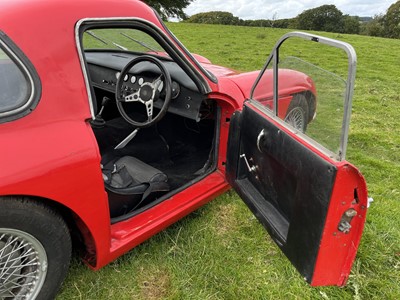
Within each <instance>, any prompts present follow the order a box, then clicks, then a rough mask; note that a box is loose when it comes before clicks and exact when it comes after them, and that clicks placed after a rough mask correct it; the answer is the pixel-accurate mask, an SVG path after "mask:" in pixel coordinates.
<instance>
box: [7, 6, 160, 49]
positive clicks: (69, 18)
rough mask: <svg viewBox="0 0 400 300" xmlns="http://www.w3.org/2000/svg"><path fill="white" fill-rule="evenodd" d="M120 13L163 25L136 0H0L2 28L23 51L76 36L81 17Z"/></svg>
mask: <svg viewBox="0 0 400 300" xmlns="http://www.w3.org/2000/svg"><path fill="white" fill-rule="evenodd" d="M121 17H127V18H132V17H137V18H142V19H146V20H147V21H150V22H152V23H154V24H155V25H157V26H158V27H160V28H161V29H162V25H161V24H160V21H159V19H158V18H157V15H156V14H155V12H154V11H153V10H152V9H151V8H150V7H148V6H147V5H146V4H144V3H143V2H141V1H136V0H33V1H32V0H1V1H0V30H1V31H3V32H4V33H5V34H6V35H8V36H9V37H10V38H11V39H12V40H13V41H14V42H15V43H16V44H17V45H18V46H19V47H20V48H22V50H23V51H24V52H25V50H26V51H30V52H32V51H33V50H34V49H35V48H42V50H43V47H46V48H47V47H48V46H49V44H50V43H52V44H57V42H59V43H60V44H62V43H65V42H66V40H69V41H70V39H75V25H76V24H77V22H79V21H80V20H82V19H86V18H121ZM50 50H51V49H46V52H48V51H50ZM28 56H29V55H28Z"/></svg>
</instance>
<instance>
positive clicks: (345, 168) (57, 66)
mask: <svg viewBox="0 0 400 300" xmlns="http://www.w3.org/2000/svg"><path fill="white" fill-rule="evenodd" d="M0 15H1V17H0V30H1V32H2V34H3V35H4V34H5V35H6V36H7V37H8V38H9V39H10V40H11V41H12V42H13V43H14V44H15V45H17V47H18V48H19V49H20V50H21V52H22V53H23V54H24V55H25V56H26V57H27V58H28V60H29V61H30V62H31V64H32V66H33V67H34V69H35V71H36V72H37V77H38V78H39V80H40V84H39V86H40V88H41V90H40V91H37V92H38V98H39V99H38V101H37V103H36V104H35V106H34V107H32V109H31V111H29V112H27V113H26V114H25V115H24V116H21V117H15V118H13V119H10V120H7V121H4V122H2V123H1V124H0V144H1V145H0V164H1V171H0V202H1V201H5V200H4V199H6V198H7V199H10V197H11V198H12V197H21V196H24V197H28V198H29V199H32V201H37V202H40V203H42V204H43V205H45V206H48V207H50V208H52V209H54V210H55V211H57V213H58V214H59V215H60V216H61V217H62V218H63V220H64V221H65V222H66V223H67V224H69V227H70V229H71V230H75V231H79V233H80V235H81V236H82V238H83V241H84V249H85V255H84V257H83V259H84V260H85V261H86V262H87V264H88V265H89V266H90V267H91V268H93V269H99V268H101V267H103V266H105V265H106V264H108V263H110V262H111V261H113V260H115V259H116V258H118V257H119V256H121V255H122V254H124V253H126V252H127V251H129V250H130V249H132V248H133V247H135V246H137V245H139V244H140V243H142V242H144V241H145V240H147V239H149V238H150V237H151V236H153V235H154V234H156V233H157V232H159V231H161V230H163V229H165V228H166V227H167V226H169V225H171V224H172V223H174V222H176V221H178V220H179V219H181V218H182V217H184V216H185V215H187V214H189V213H190V212H192V211H194V210H196V209H197V208H199V207H200V206H202V205H204V204H205V203H207V202H208V201H210V200H212V199H214V198H215V197H216V196H218V195H220V194H222V193H224V192H225V191H227V190H228V189H230V188H231V185H230V184H229V183H228V181H227V179H226V162H227V151H228V148H227V143H228V135H229V130H230V127H231V126H230V125H231V124H230V122H231V118H232V115H233V114H234V112H235V111H238V112H240V111H241V110H242V107H243V103H244V101H245V100H246V99H248V98H249V97H250V93H251V89H252V86H253V84H254V81H255V80H256V78H257V76H258V74H259V72H250V73H243V74H239V73H237V72H234V71H232V70H229V69H227V68H224V67H220V66H215V65H213V64H211V63H210V62H209V61H208V60H207V59H205V58H203V57H200V56H194V57H195V58H197V61H198V62H200V63H201V66H200V65H199V63H198V62H196V60H195V59H194V57H193V56H191V55H189V53H188V52H187V51H186V50H185V49H183V48H182V46H181V44H180V43H179V42H177V41H176V39H175V38H174V37H173V36H171V34H170V32H169V31H168V30H167V29H166V27H165V26H164V25H163V24H162V22H161V21H160V19H159V18H158V17H157V15H156V14H155V12H154V11H153V10H152V9H151V8H149V7H148V6H146V5H145V4H143V3H142V2H138V1H133V0H122V1H114V0H96V1H92V0H82V1H67V0H65V1H50V0H42V1H22V0H18V1H16V0H12V1H2V2H1V3H0ZM107 18H121V19H123V18H125V19H127V20H133V19H135V20H144V22H146V23H151V24H152V25H153V26H155V27H157V28H158V29H159V31H161V32H163V33H164V34H165V36H167V37H169V39H170V42H171V44H173V45H174V47H175V50H174V51H177V52H179V56H181V57H183V60H184V61H185V62H187V63H190V64H191V68H193V69H194V70H195V72H196V74H200V75H199V76H201V77H202V79H201V80H202V81H203V82H204V86H206V87H208V88H209V90H208V91H206V93H205V94H206V98H207V99H210V100H212V101H213V102H214V103H215V105H216V106H217V107H218V108H219V110H220V120H221V121H220V123H219V124H218V126H219V128H218V132H219V137H218V141H219V143H218V147H217V161H216V162H215V163H216V165H215V169H214V171H213V172H211V173H210V174H208V175H207V176H205V177H204V178H203V179H201V180H199V181H197V182H195V183H193V184H192V185H190V186H188V187H186V188H185V189H182V190H181V191H179V192H177V193H175V194H174V195H173V196H171V197H170V198H169V199H168V201H163V202H161V203H159V204H157V205H155V206H153V207H151V208H149V209H147V210H145V211H143V212H142V213H140V214H138V215H136V216H134V217H132V218H130V219H127V220H124V221H121V222H116V223H113V224H111V219H110V213H109V203H108V195H107V193H106V190H105V187H104V180H103V176H102V170H101V169H100V168H99V165H100V161H101V154H100V151H99V147H98V144H97V142H96V137H95V135H94V133H93V130H92V128H91V125H90V122H89V121H88V120H91V119H93V114H94V112H93V109H92V108H91V105H90V101H91V99H90V96H89V93H88V87H87V82H86V80H85V74H84V73H85V70H84V69H83V67H82V62H81V58H80V55H79V51H80V50H79V48H78V47H77V34H76V30H77V29H76V28H77V26H78V25H77V24H79V22H82V20H87V19H93V20H96V19H107ZM0 68H1V66H0ZM203 68H205V69H207V70H209V71H210V72H211V73H213V74H214V76H215V77H216V80H212V79H210V78H209V77H208V76H206V75H205V73H204V70H203ZM280 76H282V82H285V86H281V87H280V106H279V111H278V116H279V117H281V118H284V116H285V114H286V113H287V110H288V107H289V105H290V103H291V100H292V98H293V94H296V93H298V92H301V91H304V90H308V91H311V92H312V93H313V94H314V95H315V94H316V91H315V87H314V86H313V84H312V82H311V81H310V80H309V78H308V77H307V76H306V75H304V74H300V73H295V72H290V71H288V72H286V73H285V72H281V74H280ZM271 78H272V74H271ZM272 94H273V91H272V84H271V89H269V88H268V89H267V90H266V91H265V95H264V98H265V102H264V105H266V106H267V107H268V106H270V107H271V106H272ZM314 106H315V104H314ZM254 110H255V111H256V112H259V110H258V109H257V108H255V109H254ZM314 110H315V107H314ZM267 119H269V121H270V122H271V123H272V124H274V125H276V126H282V125H280V124H279V122H277V121H276V120H274V119H273V118H270V117H267ZM282 130H283V132H285V133H286V134H287V135H288V136H289V137H290V138H291V139H293V140H294V141H296V142H297V143H300V144H301V145H302V146H303V147H305V148H306V149H308V150H310V151H312V152H314V153H316V155H319V156H320V157H323V159H324V160H326V161H328V162H329V163H330V164H332V165H334V166H335V167H336V168H337V174H336V177H335V179H334V188H333V190H332V194H331V198H330V199H331V200H330V204H329V207H328V210H327V217H326V222H325V223H324V229H323V233H322V237H321V242H320V248H319V251H318V255H317V258H316V263H315V268H314V272H313V276H312V278H311V279H310V280H309V281H310V283H311V284H312V285H326V284H333V285H343V284H344V283H345V281H346V279H347V277H348V275H349V272H350V268H351V265H352V262H353V260H354V257H355V254H356V251H357V246H358V244H359V241H360V237H361V233H362V229H363V224H364V221H365V214H366V206H367V203H366V202H367V191H366V186H365V182H364V179H363V178H362V176H361V175H360V174H359V172H358V171H357V169H356V168H355V167H353V166H352V165H351V164H349V163H348V162H346V161H337V160H335V159H333V158H331V157H329V156H327V155H326V154H325V153H323V152H322V151H319V150H318V149H316V148H314V147H313V146H312V145H310V144H307V143H306V142H305V141H304V140H303V139H302V138H301V137H299V136H298V135H297V134H295V133H294V132H293V131H291V130H290V129H287V128H285V127H282ZM355 187H356V189H357V195H356V198H357V201H355V200H354V199H355V196H354V189H355ZM351 208H353V209H355V210H356V211H357V217H356V218H354V219H353V220H352V221H351V227H352V230H351V231H350V232H349V233H342V232H339V231H338V229H337V227H338V223H339V221H340V219H341V218H342V217H343V214H344V212H345V211H346V210H349V209H351ZM1 222H2V221H1V220H0V227H4V224H2V223H1ZM0 246H1V244H0ZM328 270H329V271H328Z"/></svg>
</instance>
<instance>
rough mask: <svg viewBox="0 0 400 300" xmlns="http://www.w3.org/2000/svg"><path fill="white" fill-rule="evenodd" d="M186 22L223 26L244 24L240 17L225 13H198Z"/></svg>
mask: <svg viewBox="0 0 400 300" xmlns="http://www.w3.org/2000/svg"><path fill="white" fill-rule="evenodd" d="M185 22H189V23H203V24H222V25H240V24H241V23H242V22H241V20H240V19H239V18H238V17H235V16H234V15H233V14H231V13H229V12H225V11H210V12H205V13H198V14H195V15H193V16H191V17H190V18H188V19H187V20H186V21H185Z"/></svg>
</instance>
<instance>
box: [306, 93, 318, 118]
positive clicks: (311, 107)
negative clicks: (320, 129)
mask: <svg viewBox="0 0 400 300" xmlns="http://www.w3.org/2000/svg"><path fill="white" fill-rule="evenodd" d="M303 94H304V96H305V97H306V100H307V104H308V122H311V121H312V120H313V118H314V114H315V111H316V110H317V97H316V96H315V95H314V93H313V92H312V91H310V90H307V91H305V92H303Z"/></svg>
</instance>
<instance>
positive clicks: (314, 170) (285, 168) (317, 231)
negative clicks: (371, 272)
mask: <svg viewBox="0 0 400 300" xmlns="http://www.w3.org/2000/svg"><path fill="white" fill-rule="evenodd" d="M228 149H229V151H228V158H227V178H228V181H229V182H230V184H231V185H232V186H233V187H234V188H235V190H236V191H237V192H238V194H239V195H240V196H241V198H242V199H243V200H244V202H245V203H246V204H247V206H248V207H249V208H250V210H251V211H252V212H253V213H254V214H255V215H256V217H257V219H258V220H259V221H260V222H261V223H262V224H263V226H264V227H265V228H266V229H267V231H268V232H269V233H270V235H271V236H272V238H273V240H274V241H275V242H276V243H277V245H278V246H279V247H280V248H281V250H282V251H283V252H284V254H285V255H286V256H287V257H288V259H289V260H290V261H291V262H292V264H293V265H294V266H295V267H296V268H297V269H298V270H299V272H300V273H301V274H302V276H303V277H304V278H305V279H306V281H307V282H309V283H311V284H314V285H321V284H322V285H326V284H338V285H341V284H343V278H342V279H341V276H342V274H347V275H348V272H349V269H350V268H349V267H348V268H347V271H346V270H345V269H346V268H344V267H343V265H344V262H343V263H342V264H341V266H340V267H337V266H335V267H332V265H334V264H331V266H330V267H331V268H333V269H335V272H328V273H329V274H328V275H324V273H326V272H325V271H326V270H325V267H326V261H329V260H331V259H334V260H336V259H337V260H339V261H340V260H343V259H342V257H348V256H349V255H350V254H349V253H345V252H346V251H348V250H349V249H347V250H346V249H345V250H343V253H341V254H340V257H339V256H337V257H336V256H335V253H333V252H335V250H334V249H335V248H336V247H339V245H340V243H341V241H340V235H344V234H343V233H341V232H338V230H337V226H338V224H339V222H340V218H341V213H338V208H337V206H338V205H339V206H340V203H339V202H340V201H339V200H340V198H341V199H344V198H343V197H345V195H347V198H349V197H350V198H351V201H353V200H354V186H357V184H359V178H355V179H353V182H349V183H347V181H350V177H352V176H353V174H347V173H346V172H344V171H343V170H342V169H343V167H344V166H347V168H349V167H348V166H349V165H348V164H344V163H342V162H340V163H339V162H335V161H334V160H331V159H329V158H328V157H326V156H324V155H321V153H320V152H318V151H316V150H315V149H313V148H312V147H310V146H309V145H307V144H306V143H304V142H302V141H301V139H298V138H296V137H295V134H294V133H293V132H291V131H290V130H289V129H288V128H285V127H283V126H281V125H280V124H279V122H277V121H276V120H274V119H273V118H271V117H269V116H268V114H265V113H263V112H261V111H260V110H258V109H257V107H254V106H253V105H252V104H251V102H247V103H246V104H245V105H244V108H243V110H242V112H236V113H235V114H234V117H233V118H232V120H231V129H230V135H229V140H228ZM339 171H340V172H339ZM350 173H352V172H350ZM338 174H340V178H338ZM353 177H354V176H353ZM361 179H362V178H361ZM338 184H340V185H342V184H344V185H346V187H347V190H346V191H343V187H342V186H338ZM338 188H339V190H342V191H341V192H340V193H341V195H338V196H336V197H334V198H333V197H332V195H333V192H334V190H335V189H336V190H337V189H338ZM342 192H343V193H342ZM336 193H337V192H336ZM350 198H349V201H350ZM364 198H365V197H364ZM333 202H334V203H333ZM349 204H350V203H349ZM330 206H332V207H333V208H332V209H333V212H336V214H337V216H336V217H335V216H333V217H330V219H329V218H327V216H328V211H329V210H330ZM343 207H346V208H347V209H348V206H346V205H343ZM333 220H335V221H333ZM327 223H330V224H331V226H330V227H332V228H330V229H331V230H332V229H333V232H332V233H331V234H332V237H334V234H335V239H336V240H335V241H332V240H331V239H330V238H329V237H328V238H326V237H324V233H325V230H326V227H327ZM352 225H354V224H352ZM359 225H361V226H362V224H359ZM356 231H357V230H356ZM358 233H359V234H360V232H358ZM338 235H339V237H338ZM324 238H325V240H324ZM345 238H346V236H345ZM322 241H323V242H324V244H322ZM321 247H325V248H326V249H330V251H328V252H329V253H328V254H326V253H325V252H326V251H325V252H324V251H323V250H324V249H322V248H321ZM332 247H333V249H332ZM337 250H338V249H337ZM354 254H355V253H354ZM321 255H322V256H323V255H325V258H324V259H323V260H325V262H319V263H318V265H317V261H318V259H319V257H321ZM353 259H354V256H353ZM350 265H351V264H350ZM316 266H318V267H319V269H318V273H316ZM347 275H346V276H347ZM321 276H322V277H321ZM346 276H344V277H345V278H347V277H346Z"/></svg>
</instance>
